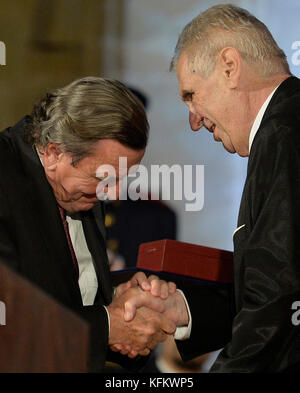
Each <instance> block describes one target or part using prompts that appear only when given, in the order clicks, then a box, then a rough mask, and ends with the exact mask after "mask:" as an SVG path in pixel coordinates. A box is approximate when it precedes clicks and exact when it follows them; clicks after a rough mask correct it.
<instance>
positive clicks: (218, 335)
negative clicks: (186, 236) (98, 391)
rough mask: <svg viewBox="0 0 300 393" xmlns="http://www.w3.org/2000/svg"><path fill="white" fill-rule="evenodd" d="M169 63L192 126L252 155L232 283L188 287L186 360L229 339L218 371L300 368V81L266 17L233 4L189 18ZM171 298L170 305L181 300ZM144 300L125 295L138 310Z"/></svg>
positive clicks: (170, 307) (183, 346)
mask: <svg viewBox="0 0 300 393" xmlns="http://www.w3.org/2000/svg"><path fill="white" fill-rule="evenodd" d="M171 70H176V71H177V76H178V81H179V91H180V96H181V98H182V100H183V102H184V103H185V104H186V105H187V106H188V108H189V121H190V126H191V128H192V130H194V131H198V130H200V128H202V126H204V127H205V128H206V129H207V130H208V131H210V132H211V133H212V135H213V137H214V139H215V141H218V142H222V144H223V145H224V147H225V149H226V150H228V151H229V152H230V153H235V152H236V153H238V154H239V155H240V156H242V157H249V162H248V172H247V178H246V182H245V186H244V191H243V196H242V201H241V205H240V212H239V218H238V226H237V229H236V230H235V232H234V237H233V241H234V277H233V285H232V287H231V289H230V290H228V291H226V290H221V289H219V290H216V289H214V288H201V287H200V288H193V289H190V290H185V291H184V292H185V296H186V298H187V302H188V305H189V309H190V313H191V319H190V325H189V329H191V330H190V332H189V331H187V333H186V335H185V338H186V340H184V341H180V342H179V341H178V342H177V343H178V348H179V350H180V352H181V355H182V356H183V359H186V360H189V359H191V358H193V357H195V356H198V355H200V354H202V353H206V352H210V351H213V350H217V349H220V348H222V347H223V350H222V351H221V353H220V355H219V356H218V358H217V360H216V362H215V364H214V365H213V367H212V370H211V371H212V372H292V371H299V370H300V350H299V349H300V329H299V327H297V326H295V325H297V324H295V323H293V321H294V319H295V318H294V319H293V318H292V314H293V313H295V311H293V308H294V307H292V305H293V304H295V301H297V300H299V299H300V267H299V261H300V249H299V247H298V241H299V238H300V220H299V217H300V203H299V201H300V172H299V168H300V154H299V151H300V110H299V108H300V81H299V79H297V78H296V77H294V76H291V74H290V71H289V66H288V64H287V60H286V56H285V54H284V53H283V51H282V50H281V49H280V48H279V47H278V46H277V44H276V42H275V41H274V39H273V37H272V35H271V33H270V32H269V30H268V29H267V27H266V26H265V25H264V24H263V23H262V22H260V21H259V20H258V19H256V18H255V17H254V16H253V15H251V14H250V13H249V12H248V11H246V10H244V9H241V8H238V7H235V6H233V5H218V6H215V7H212V8H210V9H208V10H207V11H205V12H203V13H201V14H200V15H198V16H197V17H196V18H195V19H193V20H192V21H191V22H190V23H189V24H188V25H187V26H186V27H185V28H184V30H183V32H182V33H181V35H180V37H179V39H178V43H177V46H176V50H175V56H174V58H173V60H172V63H171ZM183 263H184V261H183ZM171 301H173V300H172V297H169V298H168V300H167V303H169V305H168V306H166V305H165V313H170V311H171V310H173V311H174V310H176V303H175V305H174V302H173V303H172V302H171ZM151 302H152V303H153V304H152V305H151V307H154V306H155V304H154V302H153V300H151ZM137 306H138V301H137V300H133V299H131V300H130V301H129V302H128V304H127V307H128V308H129V310H130V312H131V316H132V315H134V310H135V307H137ZM181 317H182V320H184V321H185V323H187V321H188V315H187V314H186V313H184V312H183V313H181ZM173 319H174V321H175V322H176V312H175V313H174V314H173Z"/></svg>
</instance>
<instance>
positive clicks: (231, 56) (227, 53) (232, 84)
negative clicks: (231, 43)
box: [219, 48, 242, 89]
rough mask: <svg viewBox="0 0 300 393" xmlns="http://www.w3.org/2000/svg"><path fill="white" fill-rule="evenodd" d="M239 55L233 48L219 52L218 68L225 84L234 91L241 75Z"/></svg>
mask: <svg viewBox="0 0 300 393" xmlns="http://www.w3.org/2000/svg"><path fill="white" fill-rule="evenodd" d="M241 65H242V64H241V55H240V53H239V52H238V51H237V50H236V49H235V48H224V49H222V51H221V52H220V56H219V66H220V69H221V72H222V76H223V77H224V79H225V82H226V83H227V85H228V86H229V88H231V89H235V88H236V87H237V85H238V81H239V79H240V75H241Z"/></svg>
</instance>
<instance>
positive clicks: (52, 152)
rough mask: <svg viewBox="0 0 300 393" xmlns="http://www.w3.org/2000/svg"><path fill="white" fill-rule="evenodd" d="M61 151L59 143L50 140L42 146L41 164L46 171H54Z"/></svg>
mask: <svg viewBox="0 0 300 393" xmlns="http://www.w3.org/2000/svg"><path fill="white" fill-rule="evenodd" d="M62 154H63V153H62V151H61V150H60V147H59V144H58V143H54V142H50V143H48V144H47V146H46V147H44V152H43V164H44V167H45V168H47V170H48V171H55V170H56V167H57V164H58V162H59V161H60V159H61V157H62Z"/></svg>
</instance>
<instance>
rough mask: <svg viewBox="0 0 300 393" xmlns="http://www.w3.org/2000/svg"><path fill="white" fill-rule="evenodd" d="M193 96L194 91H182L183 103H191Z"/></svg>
mask: <svg viewBox="0 0 300 393" xmlns="http://www.w3.org/2000/svg"><path fill="white" fill-rule="evenodd" d="M193 94H194V92H193V91H189V90H182V92H181V99H182V101H190V100H191V98H192V95H193Z"/></svg>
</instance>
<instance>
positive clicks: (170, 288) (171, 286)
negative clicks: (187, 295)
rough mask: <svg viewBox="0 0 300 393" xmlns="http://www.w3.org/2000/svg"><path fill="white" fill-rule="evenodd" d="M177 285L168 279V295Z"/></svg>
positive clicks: (172, 292) (171, 293)
mask: <svg viewBox="0 0 300 393" xmlns="http://www.w3.org/2000/svg"><path fill="white" fill-rule="evenodd" d="M176 289H177V286H176V284H175V283H174V282H172V281H169V282H168V290H169V295H173V294H174V293H175V292H176Z"/></svg>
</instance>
